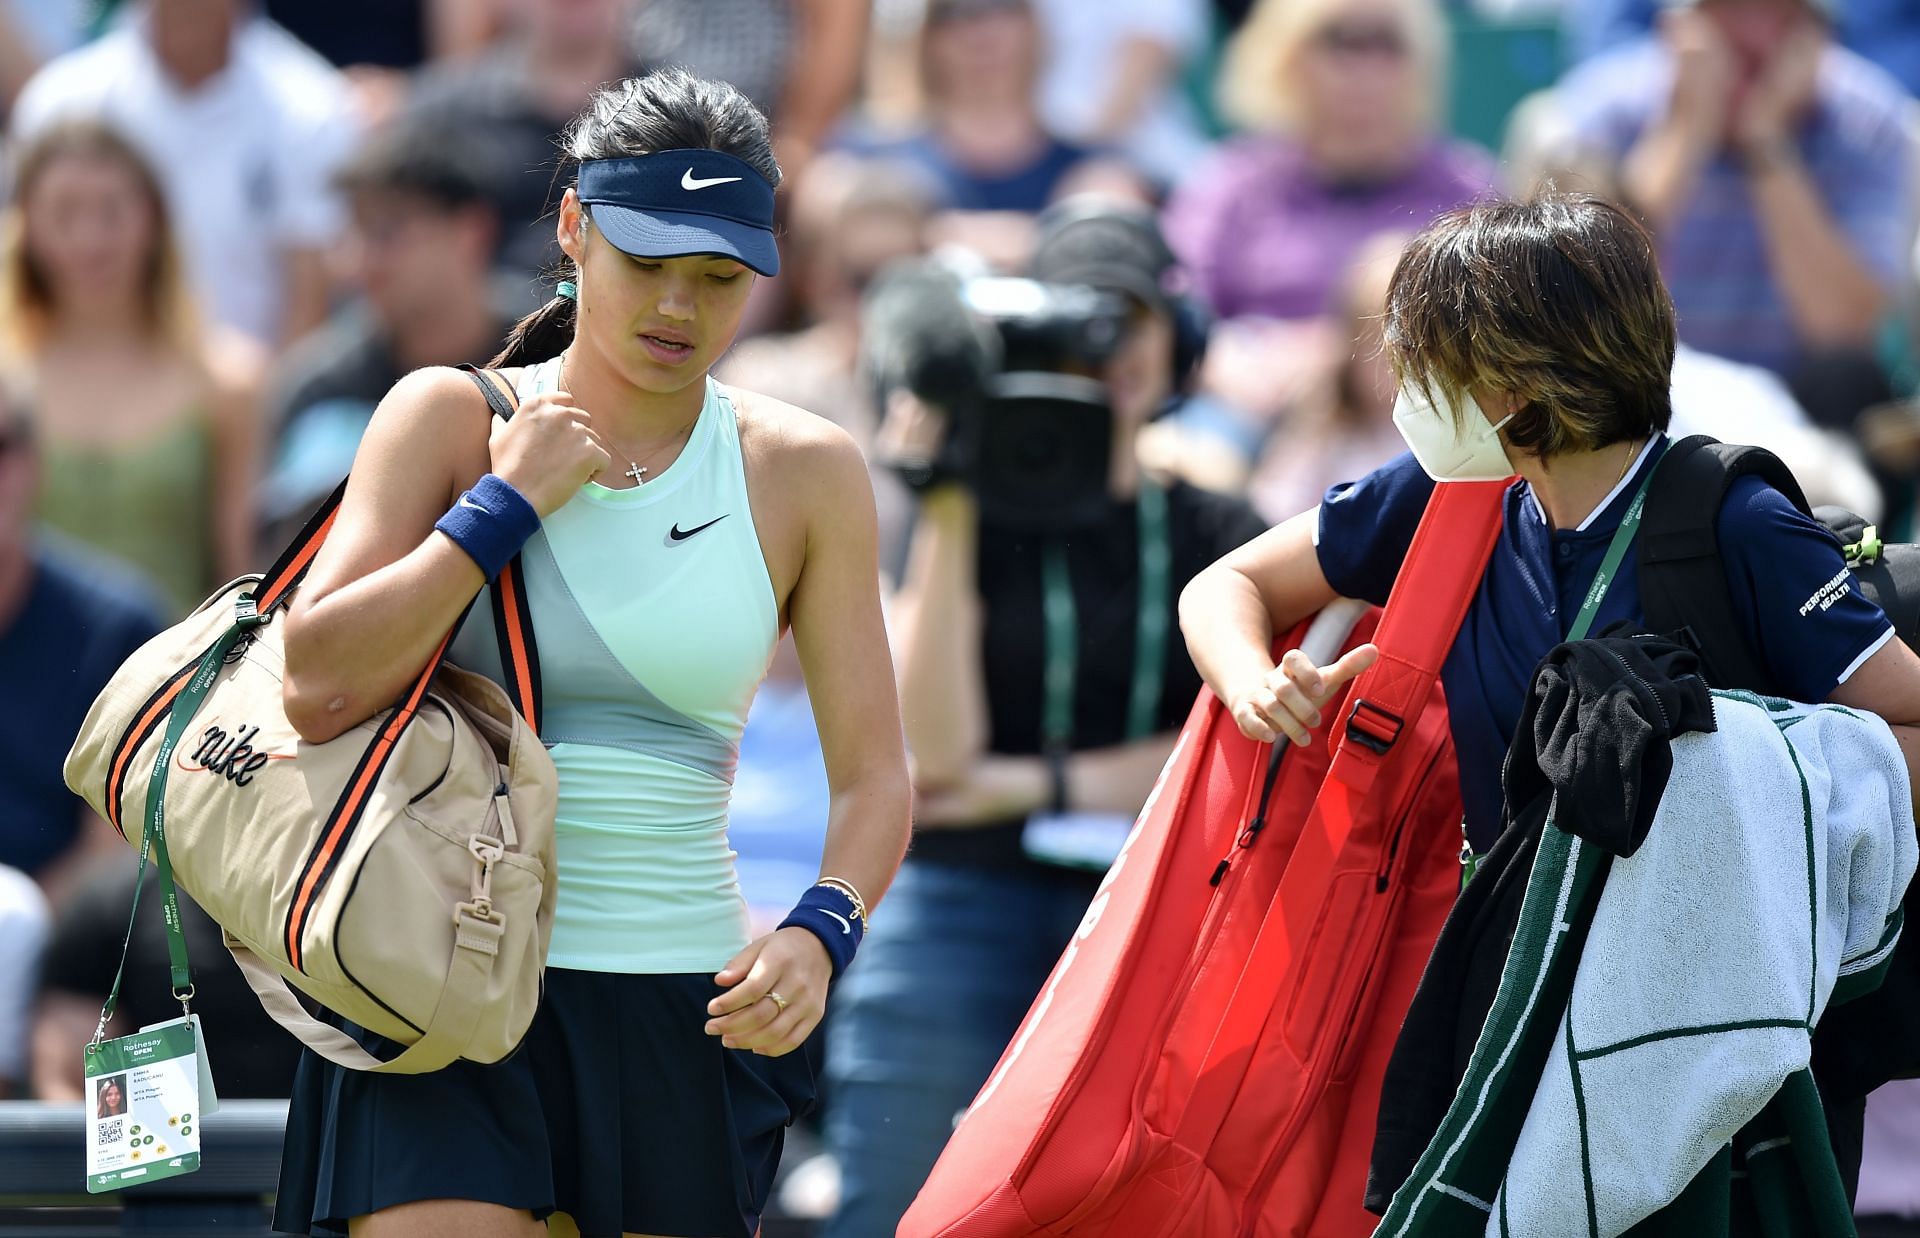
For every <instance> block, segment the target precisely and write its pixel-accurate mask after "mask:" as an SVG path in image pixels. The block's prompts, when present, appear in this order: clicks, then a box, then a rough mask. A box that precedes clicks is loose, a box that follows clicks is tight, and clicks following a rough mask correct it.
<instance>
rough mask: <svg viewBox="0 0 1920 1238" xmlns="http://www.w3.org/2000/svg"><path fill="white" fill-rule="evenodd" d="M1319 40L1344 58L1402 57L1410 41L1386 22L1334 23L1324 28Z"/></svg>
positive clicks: (1326, 47) (1395, 27) (1323, 45)
mask: <svg viewBox="0 0 1920 1238" xmlns="http://www.w3.org/2000/svg"><path fill="white" fill-rule="evenodd" d="M1316 41H1317V42H1318V43H1319V44H1320V46H1321V47H1323V48H1325V49H1326V50H1328V51H1330V52H1337V53H1339V54H1340V55H1343V56H1365V55H1374V56H1394V57H1398V56H1403V55H1405V54H1406V51H1407V39H1406V36H1405V35H1404V34H1402V33H1401V31H1400V29H1399V27H1397V26H1394V25H1391V24H1389V23H1386V22H1335V23H1333V24H1332V25H1330V26H1327V27H1325V28H1324V29H1322V30H1321V31H1320V33H1319V35H1318V36H1316Z"/></svg>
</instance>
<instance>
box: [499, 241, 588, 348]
mask: <svg viewBox="0 0 1920 1238" xmlns="http://www.w3.org/2000/svg"><path fill="white" fill-rule="evenodd" d="M567 265H568V267H569V268H571V267H572V265H573V264H572V263H568V264H567ZM575 318H576V314H575V308H574V301H573V298H572V297H562V296H555V297H554V298H553V299H552V300H550V301H548V302H547V303H546V304H545V305H542V306H541V307H540V308H539V309H537V310H535V311H533V313H531V314H528V315H527V316H526V317H525V318H522V319H521V320H520V321H519V322H516V323H514V324H513V329H512V330H511V331H509V332H507V342H506V343H505V344H502V345H501V346H500V351H499V352H498V353H495V354H494V357H493V360H491V361H489V362H487V368H488V369H490V370H502V369H511V368H514V367H516V366H522V365H536V364H538V363H539V362H542V361H545V360H546V359H547V358H549V357H557V356H559V355H560V353H561V352H563V351H564V350H565V349H566V347H567V345H569V344H571V343H573V324H574V320H575Z"/></svg>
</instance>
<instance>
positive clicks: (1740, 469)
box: [1639, 434, 1810, 692]
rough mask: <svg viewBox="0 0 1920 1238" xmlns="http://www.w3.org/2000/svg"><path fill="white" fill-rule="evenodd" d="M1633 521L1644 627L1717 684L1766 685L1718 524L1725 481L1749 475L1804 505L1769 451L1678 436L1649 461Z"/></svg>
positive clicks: (1728, 485) (1797, 486) (1766, 677)
mask: <svg viewBox="0 0 1920 1238" xmlns="http://www.w3.org/2000/svg"><path fill="white" fill-rule="evenodd" d="M1654 469H1655V471H1654V475H1653V484H1652V485H1651V486H1650V487H1649V489H1648V491H1647V509H1646V516H1645V517H1644V519H1643V521H1642V523H1641V526H1640V555H1639V564H1640V598H1641V608H1642V611H1643V613H1644V614H1645V616H1646V621H1647V626H1648V627H1649V628H1651V629H1653V630H1654V631H1656V632H1663V633H1672V634H1674V635H1676V636H1677V637H1678V638H1679V639H1680V641H1681V643H1683V644H1685V645H1688V646H1689V647H1691V648H1692V649H1694V650H1695V651H1696V652H1697V653H1698V654H1699V655H1700V661H1701V665H1702V668H1703V670H1704V671H1705V673H1706V677H1707V681H1708V682H1709V683H1711V684H1712V685H1713V686H1715V687H1717V688H1748V689H1752V690H1755V691H1761V692H1767V691H1771V690H1772V688H1773V685H1772V683H1771V682H1770V676H1769V675H1768V674H1767V670H1766V666H1765V664H1764V663H1762V662H1761V660H1760V656H1759V654H1758V653H1757V652H1756V651H1755V650H1754V648H1753V644H1752V642H1751V641H1749V640H1748V639H1747V635H1746V633H1745V631H1743V630H1742V628H1741V626H1740V623H1739V620H1738V619H1737V617H1736V616H1735V613H1734V609H1733V595H1732V592H1731V591H1730V590H1729V589H1728V587H1727V573H1726V565H1725V563H1724V562H1723V561H1722V559H1721V557H1720V535H1719V530H1718V524H1719V519H1720V509H1721V507H1722V506H1724V505H1725V503H1726V498H1727V491H1728V490H1730V489H1731V488H1732V486H1733V483H1734V482H1735V481H1737V480H1739V479H1740V478H1742V477H1745V476H1748V475H1750V474H1753V475H1758V476H1759V477H1761V478H1762V479H1764V480H1765V481H1766V483H1767V484H1768V485H1769V486H1772V487H1773V488H1774V489H1775V490H1778V491H1780V493H1782V494H1784V495H1786V496H1787V498H1788V500H1789V501H1791V502H1792V503H1793V505H1794V506H1795V507H1797V508H1799V509H1800V510H1801V511H1803V512H1808V511H1810V509H1809V508H1808V506H1807V500H1806V496H1805V495H1804V494H1802V493H1801V490H1800V483H1799V482H1798V481H1796V480H1795V479H1794V476H1793V473H1792V471H1791V470H1790V469H1788V468H1787V466H1786V465H1785V464H1783V463H1781V461H1780V458H1779V457H1778V456H1776V455H1774V454H1773V453H1772V452H1770V451H1767V450H1765V449H1763V448H1759V447H1745V446H1741V445H1739V444H1736V443H1722V442H1719V441H1717V440H1715V439H1712V438H1708V437H1707V436H1706V435H1704V434H1701V435H1694V436H1693V437H1691V438H1684V439H1681V440H1680V441H1679V442H1677V443H1674V444H1673V445H1672V446H1671V447H1668V448H1667V450H1666V454H1664V455H1662V456H1661V457H1660V460H1659V462H1658V463H1657V464H1656V465H1655V466H1654Z"/></svg>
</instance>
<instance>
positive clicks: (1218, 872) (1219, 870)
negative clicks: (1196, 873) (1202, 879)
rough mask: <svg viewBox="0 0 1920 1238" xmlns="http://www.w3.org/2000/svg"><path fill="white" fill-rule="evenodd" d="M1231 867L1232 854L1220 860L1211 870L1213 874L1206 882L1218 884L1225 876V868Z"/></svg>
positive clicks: (1213, 884) (1211, 884) (1212, 884)
mask: <svg viewBox="0 0 1920 1238" xmlns="http://www.w3.org/2000/svg"><path fill="white" fill-rule="evenodd" d="M1232 867H1233V857H1232V856H1228V857H1227V858H1226V859H1224V860H1221V861H1220V863H1219V865H1218V866H1217V867H1216V868H1215V869H1214V870H1213V876H1212V877H1210V878H1208V879H1207V884H1208V885H1210V886H1218V885H1219V884H1220V882H1221V880H1222V879H1223V878H1225V877H1226V875H1227V870H1228V869H1229V868H1232Z"/></svg>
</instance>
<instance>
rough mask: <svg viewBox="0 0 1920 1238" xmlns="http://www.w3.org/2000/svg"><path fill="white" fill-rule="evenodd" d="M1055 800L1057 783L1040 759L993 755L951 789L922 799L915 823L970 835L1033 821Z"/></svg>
mask: <svg viewBox="0 0 1920 1238" xmlns="http://www.w3.org/2000/svg"><path fill="white" fill-rule="evenodd" d="M1052 798H1053V782H1052V778H1051V777H1050V775H1049V774H1048V772H1047V765H1046V762H1045V761H1044V760H1042V759H1041V758H1039V757H1012V756H997V755H988V756H984V757H981V758H980V759H979V760H978V761H975V762H974V764H973V767H972V768H971V769H970V770H968V771H967V776H966V777H965V778H963V779H961V780H960V781H959V782H958V783H955V784H954V785H953V786H951V787H943V788H941V789H939V790H937V791H926V792H920V793H917V794H916V795H915V796H914V801H913V822H914V824H915V825H916V826H920V827H924V828H926V829H965V828H967V827H968V826H974V825H985V824H988V823H990V822H997V821H1011V820H1015V819H1017V818H1020V817H1028V816H1032V815H1033V814H1034V813H1036V812H1039V811H1040V810H1041V809H1043V808H1045V807H1047V804H1048V802H1049V801H1050V800H1051V799H1052Z"/></svg>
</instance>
